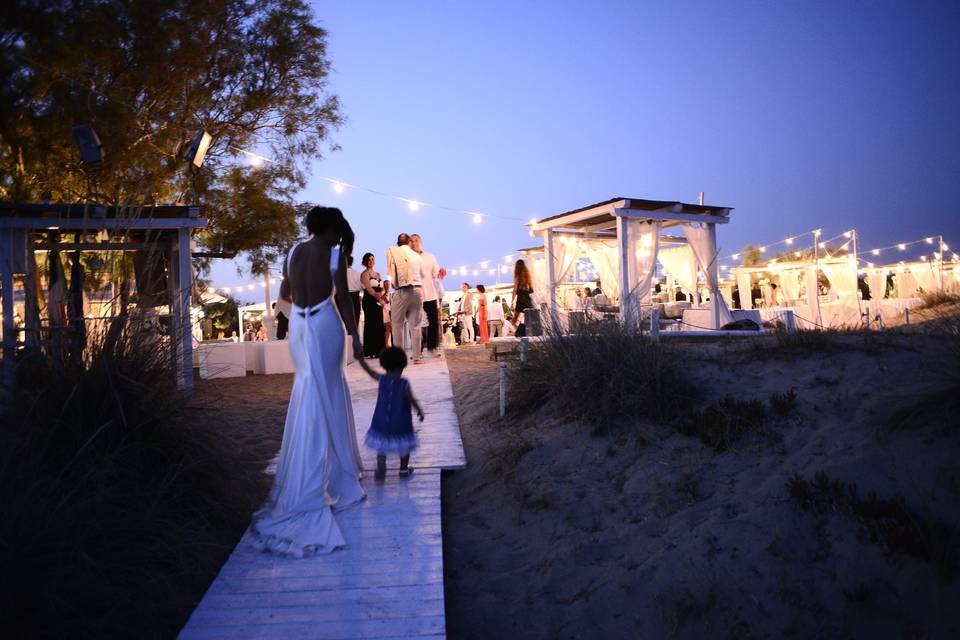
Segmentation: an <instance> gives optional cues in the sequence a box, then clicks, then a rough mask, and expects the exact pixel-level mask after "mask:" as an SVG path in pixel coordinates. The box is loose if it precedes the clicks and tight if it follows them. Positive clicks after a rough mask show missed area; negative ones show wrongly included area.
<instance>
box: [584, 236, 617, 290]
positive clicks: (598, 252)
mask: <svg viewBox="0 0 960 640" xmlns="http://www.w3.org/2000/svg"><path fill="white" fill-rule="evenodd" d="M587 257H588V258H590V262H592V263H593V268H594V269H596V270H597V275H598V276H599V277H600V288H601V290H602V291H603V293H604V295H606V296H607V298H609V300H610V304H616V301H617V300H619V299H620V265H618V264H617V243H616V242H604V241H600V240H588V241H587Z"/></svg>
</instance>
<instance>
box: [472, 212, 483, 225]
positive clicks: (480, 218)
mask: <svg viewBox="0 0 960 640" xmlns="http://www.w3.org/2000/svg"><path fill="white" fill-rule="evenodd" d="M481 222H483V216H482V215H480V214H479V213H475V214H473V224H480V223H481Z"/></svg>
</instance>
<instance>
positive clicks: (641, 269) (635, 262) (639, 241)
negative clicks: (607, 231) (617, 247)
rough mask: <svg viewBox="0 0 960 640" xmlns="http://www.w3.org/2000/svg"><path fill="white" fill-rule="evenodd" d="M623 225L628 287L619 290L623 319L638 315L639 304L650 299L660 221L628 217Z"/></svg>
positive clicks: (627, 320)
mask: <svg viewBox="0 0 960 640" xmlns="http://www.w3.org/2000/svg"><path fill="white" fill-rule="evenodd" d="M625 222H626V228H627V233H628V236H627V256H626V262H627V266H628V271H627V282H629V283H630V287H631V288H630V291H627V292H621V295H620V307H621V313H622V315H623V317H624V320H625V321H626V322H627V323H632V322H636V321H637V320H639V319H640V317H641V311H640V310H641V308H642V305H647V304H649V303H650V287H651V285H652V283H653V276H654V273H655V272H656V270H657V250H658V249H659V247H660V222H659V221H647V220H636V219H633V218H628V219H627V220H626V221H625Z"/></svg>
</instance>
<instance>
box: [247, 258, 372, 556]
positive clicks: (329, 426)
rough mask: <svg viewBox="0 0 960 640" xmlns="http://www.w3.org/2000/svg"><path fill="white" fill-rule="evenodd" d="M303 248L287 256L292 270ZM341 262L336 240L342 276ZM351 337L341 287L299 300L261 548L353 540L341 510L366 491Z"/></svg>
mask: <svg viewBox="0 0 960 640" xmlns="http://www.w3.org/2000/svg"><path fill="white" fill-rule="evenodd" d="M298 246H299V245H298ZM296 249H297V247H294V248H293V249H292V250H291V251H290V254H289V255H288V257H287V273H288V274H289V272H290V271H289V267H290V256H292V255H293V252H294V251H296ZM339 263H340V247H333V248H332V249H331V258H330V271H331V274H332V275H333V276H334V282H336V278H335V276H336V271H337V268H338V266H339ZM344 338H345V331H344V328H343V323H342V322H341V320H340V313H339V312H338V311H337V306H336V304H335V302H334V292H332V291H331V293H330V297H329V298H327V299H326V300H324V301H323V302H321V303H319V304H317V305H314V306H312V307H309V308H303V307H298V306H297V305H296V304H294V305H293V308H292V313H291V315H290V329H289V334H288V337H287V342H288V344H289V347H290V356H291V358H292V359H293V364H294V369H295V374H294V378H293V389H292V390H291V392H290V405H289V407H288V408H287V420H286V424H285V425H284V427H283V443H282V444H281V445H280V456H279V458H278V460H277V476H276V479H275V481H274V485H273V489H272V490H271V491H270V496H269V498H268V499H267V502H266V504H265V505H264V506H263V508H261V509H260V510H259V511H258V512H256V513H255V514H254V516H253V522H252V524H251V525H250V531H251V534H252V539H253V543H254V546H255V547H256V548H258V549H261V550H265V551H271V552H273V553H276V554H280V555H286V556H294V557H298V558H302V557H306V556H310V555H314V554H321V553H330V552H331V551H333V550H334V549H336V548H337V547H342V546H344V545H345V544H346V543H345V541H344V538H343V534H342V533H341V532H340V528H339V527H338V526H337V521H336V519H335V518H334V511H336V510H339V509H343V508H345V507H348V506H350V505H353V504H356V503H357V502H359V501H361V500H363V499H364V498H365V497H366V495H365V494H364V492H363V489H362V488H361V487H360V473H361V471H362V468H363V467H362V463H361V460H360V450H359V448H358V447H357V437H356V429H355V426H354V422H353V403H352V402H351V400H350V389H349V388H348V387H347V380H346V377H345V376H344V371H343V368H344V362H345V361H344V342H345V340H344Z"/></svg>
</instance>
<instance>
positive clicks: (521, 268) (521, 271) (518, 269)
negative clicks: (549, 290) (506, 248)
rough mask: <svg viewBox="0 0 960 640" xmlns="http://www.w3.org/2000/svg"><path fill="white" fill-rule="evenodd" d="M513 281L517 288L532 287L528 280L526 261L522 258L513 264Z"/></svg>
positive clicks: (528, 272)
mask: <svg viewBox="0 0 960 640" xmlns="http://www.w3.org/2000/svg"><path fill="white" fill-rule="evenodd" d="M513 281H514V283H516V285H517V288H518V289H532V288H533V284H532V282H531V280H530V270H529V269H527V263H526V262H524V261H523V260H517V263H516V264H515V265H513Z"/></svg>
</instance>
